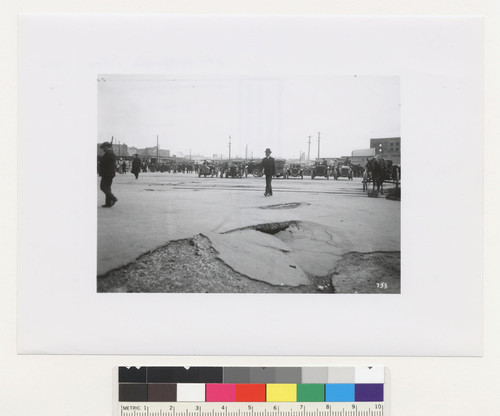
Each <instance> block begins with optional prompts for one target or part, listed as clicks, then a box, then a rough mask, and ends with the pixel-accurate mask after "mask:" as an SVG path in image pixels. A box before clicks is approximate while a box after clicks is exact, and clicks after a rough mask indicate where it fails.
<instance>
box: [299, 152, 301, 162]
mask: <svg viewBox="0 0 500 416" xmlns="http://www.w3.org/2000/svg"><path fill="white" fill-rule="evenodd" d="M301 162H302V150H299V163H301Z"/></svg>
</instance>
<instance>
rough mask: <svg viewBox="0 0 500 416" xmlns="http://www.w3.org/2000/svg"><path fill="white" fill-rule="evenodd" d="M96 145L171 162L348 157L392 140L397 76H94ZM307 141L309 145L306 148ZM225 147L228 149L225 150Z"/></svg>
mask: <svg viewBox="0 0 500 416" xmlns="http://www.w3.org/2000/svg"><path fill="white" fill-rule="evenodd" d="M97 92H98V106H97V107H98V137H97V142H103V141H106V140H108V141H109V140H111V137H114V143H118V142H120V143H124V144H127V145H128V146H133V147H137V148H144V147H153V146H156V142H157V136H158V141H159V144H160V148H161V149H168V150H170V151H171V154H175V155H177V156H182V155H184V156H189V154H190V153H191V154H192V155H204V156H207V157H212V156H213V155H217V157H220V156H221V155H222V156H223V157H224V158H226V157H228V156H229V150H230V149H231V157H242V158H244V157H248V158H250V157H255V158H260V157H263V156H264V151H265V149H266V148H267V147H269V148H271V150H272V153H273V156H275V157H282V158H296V159H298V158H299V156H300V154H301V153H302V154H304V155H305V157H307V156H308V154H309V155H310V158H311V159H314V158H316V157H318V137H319V156H320V157H340V156H348V155H351V152H352V151H353V150H358V149H367V148H369V147H370V139H371V138H384V137H400V136H401V133H400V130H401V125H400V103H401V99H400V96H401V92H400V79H399V77H381V76H377V77H368V76H349V77H348V76H344V77H286V78H272V77H269V78H251V77H246V78H243V77H242V78H226V79H215V78H210V79H208V78H207V79H200V78H197V79H194V78H193V79H190V78H185V79H181V78H176V79H172V78H168V77H166V76H158V75H155V76H147V75H99V76H98V79H97ZM309 140H310V142H311V143H310V145H309ZM229 143H231V146H229Z"/></svg>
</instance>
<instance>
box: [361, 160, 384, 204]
mask: <svg viewBox="0 0 500 416" xmlns="http://www.w3.org/2000/svg"><path fill="white" fill-rule="evenodd" d="M386 168H387V164H386V162H385V160H384V158H382V157H381V156H375V157H372V158H371V159H368V162H367V163H366V170H367V173H368V174H369V175H370V176H371V178H372V180H373V189H372V190H373V191H375V185H377V192H378V191H380V193H381V194H382V195H383V194H384V179H385V175H386V170H387V169H386Z"/></svg>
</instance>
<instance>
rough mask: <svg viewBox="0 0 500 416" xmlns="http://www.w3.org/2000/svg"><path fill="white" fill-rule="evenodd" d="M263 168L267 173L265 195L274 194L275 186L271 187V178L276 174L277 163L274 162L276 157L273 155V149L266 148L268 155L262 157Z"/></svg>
mask: <svg viewBox="0 0 500 416" xmlns="http://www.w3.org/2000/svg"><path fill="white" fill-rule="evenodd" d="M262 170H263V171H264V174H265V175H266V192H264V196H272V195H273V188H272V187H271V180H272V179H273V175H276V165H275V163H274V158H273V157H271V149H269V148H267V149H266V157H265V158H264V159H262Z"/></svg>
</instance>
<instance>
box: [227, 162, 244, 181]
mask: <svg viewBox="0 0 500 416" xmlns="http://www.w3.org/2000/svg"><path fill="white" fill-rule="evenodd" d="M242 176H243V168H242V165H241V163H236V162H234V163H229V164H228V166H227V169H226V171H225V177H226V178H229V177H231V178H241V177H242Z"/></svg>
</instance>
